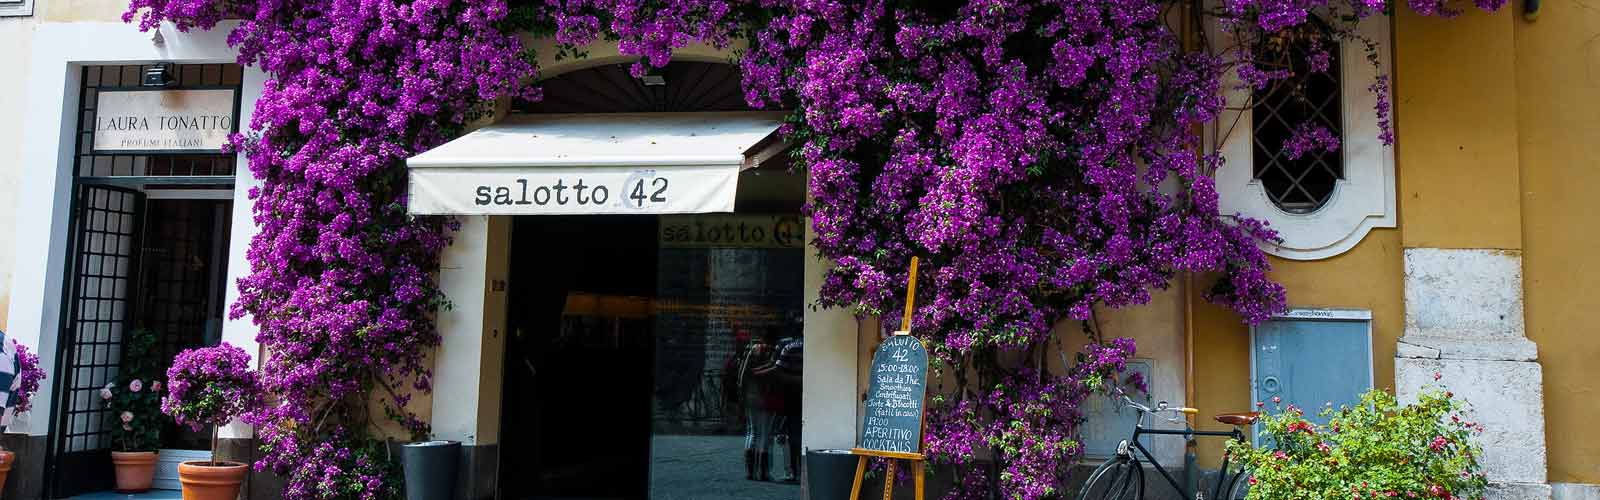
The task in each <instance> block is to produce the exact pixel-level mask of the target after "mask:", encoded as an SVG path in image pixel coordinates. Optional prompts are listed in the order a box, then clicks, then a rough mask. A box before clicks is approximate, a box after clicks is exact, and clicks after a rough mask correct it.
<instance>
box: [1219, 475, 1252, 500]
mask: <svg viewBox="0 0 1600 500" xmlns="http://www.w3.org/2000/svg"><path fill="white" fill-rule="evenodd" d="M1249 493H1250V471H1239V473H1238V474H1234V475H1233V484H1230V485H1228V496H1225V497H1222V500H1244V498H1245V495H1247V494H1249Z"/></svg>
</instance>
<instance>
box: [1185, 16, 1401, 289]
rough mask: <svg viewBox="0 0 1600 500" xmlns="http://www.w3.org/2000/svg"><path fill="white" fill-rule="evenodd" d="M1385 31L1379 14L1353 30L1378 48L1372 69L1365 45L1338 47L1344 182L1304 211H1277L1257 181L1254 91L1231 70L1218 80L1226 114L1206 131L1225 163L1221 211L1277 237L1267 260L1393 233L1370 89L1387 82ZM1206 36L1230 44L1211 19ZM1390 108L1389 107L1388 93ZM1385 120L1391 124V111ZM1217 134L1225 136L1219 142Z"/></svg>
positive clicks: (1328, 252) (1386, 158)
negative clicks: (1380, 231) (1382, 78)
mask: <svg viewBox="0 0 1600 500" xmlns="http://www.w3.org/2000/svg"><path fill="white" fill-rule="evenodd" d="M1390 30H1391V27H1390V18H1389V17H1388V16H1384V15H1374V16H1372V17H1368V18H1366V19H1363V20H1362V21H1361V22H1360V24H1359V25H1358V26H1357V27H1356V31H1357V33H1359V34H1360V35H1362V36H1364V37H1366V38H1367V39H1369V40H1372V41H1373V42H1374V43H1376V45H1377V51H1378V53H1377V58H1378V64H1377V65H1376V66H1374V65H1373V64H1372V63H1371V62H1370V61H1369V60H1368V58H1367V54H1366V50H1365V46H1364V45H1363V44H1360V43H1349V42H1346V43H1340V44H1339V48H1338V50H1339V51H1340V52H1339V64H1340V67H1339V70H1340V76H1341V82H1340V86H1341V87H1340V89H1341V94H1342V95H1341V103H1340V111H1341V114H1342V115H1343V116H1342V120H1343V127H1342V131H1341V134H1342V137H1341V140H1342V144H1341V145H1340V149H1341V152H1342V156H1343V168H1344V178H1343V179H1340V180H1338V181H1336V183H1335V187H1334V190H1333V193H1332V194H1331V195H1330V196H1329V198H1328V200H1327V202H1325V203H1323V205H1322V207H1321V208H1319V209H1317V210H1315V211H1312V212H1309V213H1303V214H1297V213H1290V212H1287V211H1285V210H1283V209H1281V208H1279V207H1278V206H1277V205H1276V204H1275V203H1273V202H1272V200H1271V199H1270V197H1269V196H1268V195H1267V193H1266V190H1265V189H1264V188H1263V186H1262V184H1261V181H1260V180H1259V179H1256V178H1255V168H1254V161H1255V159H1254V151H1253V149H1252V148H1253V147H1254V137H1253V136H1252V134H1253V131H1254V130H1255V124H1254V120H1253V116H1252V115H1253V111H1252V109H1251V104H1252V102H1251V96H1252V92H1251V91H1250V89H1239V88H1237V87H1238V86H1239V79H1238V75H1237V73H1236V72H1232V71H1230V72H1228V73H1227V74H1224V75H1223V89H1224V91H1223V95H1224V97H1225V98H1226V100H1227V110H1226V111H1225V112H1224V113H1223V114H1222V116H1221V117H1219V119H1218V120H1217V122H1216V123H1214V124H1212V125H1211V126H1209V127H1207V130H1206V142H1207V144H1213V145H1217V152H1218V153H1219V154H1220V155H1221V156H1222V158H1223V162H1224V163H1223V167H1222V168H1220V169H1218V171H1217V194H1218V196H1219V203H1218V211H1219V213H1220V214H1222V215H1224V216H1232V215H1235V214H1239V215H1242V216H1245V217H1251V218H1255V219H1259V220H1263V221H1265V222H1267V223H1268V225H1269V227H1271V228H1272V229H1273V230H1275V231H1277V232H1278V236H1279V237H1280V238H1281V239H1282V241H1280V242H1277V243H1273V242H1263V243H1261V248H1262V250H1264V251H1266V252H1267V253H1268V254H1271V255H1275V256H1278V257H1282V258H1285V259H1290V260H1318V259H1325V258H1329V257H1333V256H1335V255H1339V254H1341V253H1344V252H1346V251H1348V250H1350V249H1351V248H1354V247H1355V246H1356V244H1358V243H1360V242H1361V240H1362V239H1363V238H1365V237H1366V235H1367V233H1369V232H1371V230H1372V229H1374V228H1392V227H1395V225H1396V218H1397V217H1396V215H1397V214H1396V210H1395V205H1396V203H1395V173H1394V172H1395V170H1394V150H1393V148H1391V147H1389V146H1385V145H1384V144H1383V143H1382V141H1381V140H1380V139H1379V137H1378V135H1379V127H1378V117H1377V115H1376V113H1375V112H1374V108H1375V106H1376V104H1377V95H1375V94H1374V93H1373V92H1372V91H1371V90H1370V89H1369V88H1368V87H1369V86H1370V85H1372V83H1373V82H1374V81H1376V78H1377V77H1378V75H1380V74H1382V75H1391V76H1390V78H1391V81H1392V78H1393V76H1392V75H1393V71H1392V68H1393V62H1392V61H1393V54H1392V53H1391V50H1390V47H1391V45H1390ZM1207 31H1208V32H1209V36H1210V37H1211V38H1212V39H1213V40H1217V41H1218V44H1219V46H1232V45H1233V37H1232V36H1231V34H1229V33H1228V32H1227V31H1226V30H1223V29H1221V28H1220V27H1219V26H1218V25H1217V24H1216V23H1215V22H1214V21H1212V22H1208V24H1207ZM1389 102H1391V103H1393V99H1392V94H1391V96H1390V99H1389ZM1389 116H1390V117H1391V122H1390V123H1391V125H1392V124H1393V120H1392V118H1393V116H1394V114H1393V110H1392V109H1391V112H1390V115H1389ZM1235 122H1236V123H1235ZM1220 134H1227V135H1226V137H1221V138H1220V139H1219V138H1218V135H1220Z"/></svg>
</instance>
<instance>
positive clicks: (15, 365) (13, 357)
mask: <svg viewBox="0 0 1600 500" xmlns="http://www.w3.org/2000/svg"><path fill="white" fill-rule="evenodd" d="M6 340H7V339H6V334H5V332H0V387H3V388H5V389H4V390H0V406H3V409H0V431H4V430H5V428H6V427H10V426H11V421H12V419H13V418H15V417H16V416H17V415H19V414H23V413H27V412H28V410H31V409H32V408H33V393H35V392H38V391H39V382H40V381H42V380H44V369H43V368H40V367H39V356H38V355H36V354H33V353H31V352H28V347H27V346H25V345H22V343H20V342H17V341H16V340H14V339H13V340H10V341H9V342H7V341H6ZM15 462H16V454H15V453H12V452H11V450H7V449H5V448H3V447H0V488H4V487H5V485H6V476H9V475H10V474H11V464H13V463H15Z"/></svg>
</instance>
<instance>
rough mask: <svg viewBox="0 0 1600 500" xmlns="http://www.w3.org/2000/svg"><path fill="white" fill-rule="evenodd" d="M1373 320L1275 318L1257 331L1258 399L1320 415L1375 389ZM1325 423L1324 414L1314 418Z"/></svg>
mask: <svg viewBox="0 0 1600 500" xmlns="http://www.w3.org/2000/svg"><path fill="white" fill-rule="evenodd" d="M1370 326H1371V321H1370V320H1328V319H1300V318H1288V319H1275V320H1271V321H1267V322H1264V323H1262V324H1260V325H1258V326H1256V329H1255V342H1254V349H1255V353H1254V357H1253V360H1252V361H1253V362H1254V364H1255V367H1254V370H1253V373H1254V377H1255V380H1254V381H1253V384H1252V386H1253V387H1254V396H1255V401H1264V402H1266V403H1267V406H1268V408H1271V407H1272V398H1273V396H1277V397H1280V398H1283V399H1282V400H1283V403H1282V404H1283V405H1284V406H1288V405H1289V404H1291V403H1292V404H1294V405H1296V406H1299V407H1300V408H1302V409H1304V410H1305V412H1306V416H1307V417H1314V416H1315V415H1316V414H1317V413H1319V412H1321V411H1322V408H1323V407H1324V405H1327V404H1329V403H1332V404H1333V406H1334V407H1335V408H1337V407H1339V405H1346V404H1354V403H1355V402H1356V401H1357V400H1358V398H1359V396H1360V395H1361V393H1362V392H1365V391H1366V390H1367V389H1368V388H1371V387H1372V342H1371V328H1370ZM1313 420H1314V421H1316V422H1319V423H1321V422H1323V419H1321V418H1314V419H1313Z"/></svg>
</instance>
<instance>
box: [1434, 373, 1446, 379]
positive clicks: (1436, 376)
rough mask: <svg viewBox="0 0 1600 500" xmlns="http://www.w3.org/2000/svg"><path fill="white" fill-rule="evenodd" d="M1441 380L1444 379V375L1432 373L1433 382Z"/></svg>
mask: <svg viewBox="0 0 1600 500" xmlns="http://www.w3.org/2000/svg"><path fill="white" fill-rule="evenodd" d="M1441 378H1444V374H1443V373H1439V372H1433V380H1434V381H1438V380H1439V379H1441Z"/></svg>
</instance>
